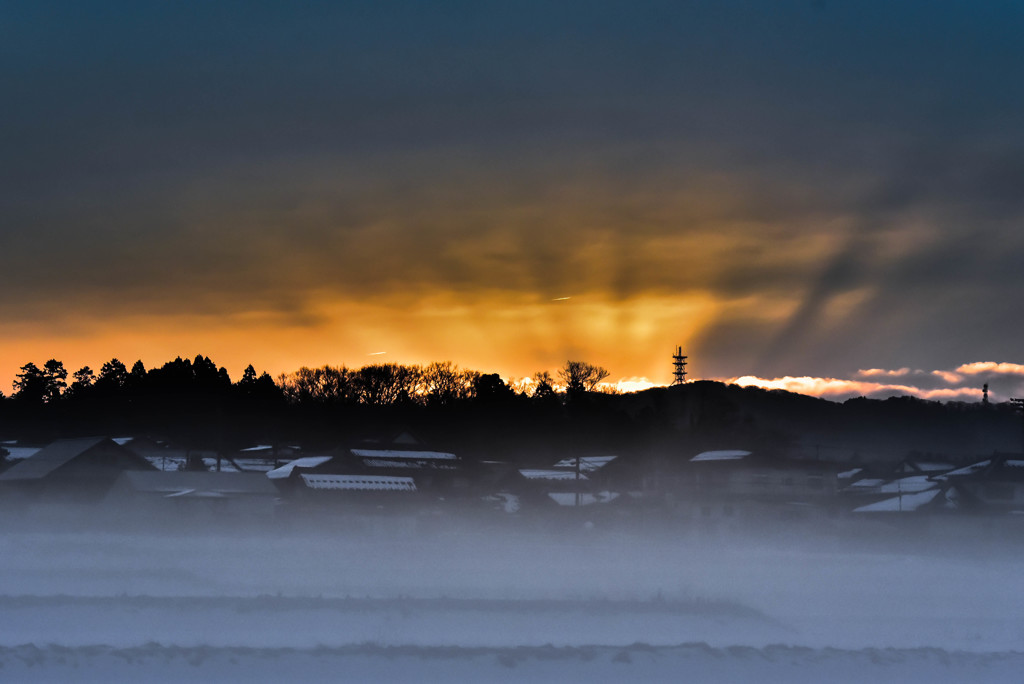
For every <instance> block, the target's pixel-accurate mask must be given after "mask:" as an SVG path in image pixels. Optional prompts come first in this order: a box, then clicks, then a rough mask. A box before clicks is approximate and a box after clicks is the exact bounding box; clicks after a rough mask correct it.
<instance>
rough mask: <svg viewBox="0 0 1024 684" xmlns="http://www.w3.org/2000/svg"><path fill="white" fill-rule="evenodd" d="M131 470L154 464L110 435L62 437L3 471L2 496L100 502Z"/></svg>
mask: <svg viewBox="0 0 1024 684" xmlns="http://www.w3.org/2000/svg"><path fill="white" fill-rule="evenodd" d="M130 470H143V471H144V470H153V466H152V465H150V464H149V462H148V461H146V459H144V458H142V457H141V456H138V455H137V454H134V453H132V452H131V451H129V450H128V449H126V448H124V447H122V446H121V445H119V444H117V443H116V442H114V441H113V440H111V439H109V438H106V437H89V438H83V439H61V440H57V441H56V442H53V443H52V444H50V445H49V446H47V447H45V448H43V449H40V450H39V452H38V453H36V454H34V455H32V456H30V457H29V458H25V459H22V460H20V461H18V462H17V463H15V464H14V465H13V466H11V467H10V468H8V469H7V470H5V471H4V472H3V473H0V487H2V488H3V490H4V491H3V492H0V496H3V495H4V493H9V494H15V495H18V496H22V497H28V498H33V499H49V500H61V501H97V500H99V499H101V498H102V497H103V496H105V495H106V494H107V492H108V491H109V490H110V488H111V487H112V486H113V484H114V482H115V481H116V480H117V478H118V477H119V476H120V475H121V473H123V472H125V471H130Z"/></svg>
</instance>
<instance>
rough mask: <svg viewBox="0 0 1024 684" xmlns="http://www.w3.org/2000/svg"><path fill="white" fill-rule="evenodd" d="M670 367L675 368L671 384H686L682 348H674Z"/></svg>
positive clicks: (684, 360) (684, 359)
mask: <svg viewBox="0 0 1024 684" xmlns="http://www.w3.org/2000/svg"><path fill="white" fill-rule="evenodd" d="M672 366H673V367H674V368H675V370H674V371H672V384H673V385H684V384H686V357H685V356H683V348H682V347H676V353H675V354H673V355H672Z"/></svg>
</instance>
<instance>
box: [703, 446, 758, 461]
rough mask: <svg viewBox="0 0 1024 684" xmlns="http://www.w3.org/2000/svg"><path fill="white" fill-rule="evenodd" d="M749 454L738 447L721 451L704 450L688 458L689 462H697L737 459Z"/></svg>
mask: <svg viewBox="0 0 1024 684" xmlns="http://www.w3.org/2000/svg"><path fill="white" fill-rule="evenodd" d="M749 455H750V452H749V451H742V450H739V449H731V450H728V449H727V450H722V451H705V452H703V453H699V454H697V455H696V456H694V457H693V458H691V459H690V462H691V463H699V462H701V461H738V460H740V459H742V458H745V457H747V456H749Z"/></svg>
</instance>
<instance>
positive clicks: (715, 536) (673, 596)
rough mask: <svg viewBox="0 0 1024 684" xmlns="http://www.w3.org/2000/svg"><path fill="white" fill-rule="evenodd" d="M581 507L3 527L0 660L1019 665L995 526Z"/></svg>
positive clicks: (245, 674)
mask: <svg viewBox="0 0 1024 684" xmlns="http://www.w3.org/2000/svg"><path fill="white" fill-rule="evenodd" d="M582 512H583V511H571V512H569V514H566V515H563V516H559V517H558V518H557V519H556V518H553V517H545V518H536V519H531V520H525V521H524V520H516V521H515V522H514V524H512V521H509V520H503V519H495V520H492V521H477V522H475V523H470V522H465V521H455V520H452V519H433V520H432V519H424V518H415V517H411V516H403V515H398V514H391V515H363V516H359V515H345V516H342V515H326V514H325V515H302V516H292V517H284V516H278V517H274V518H266V519H257V520H252V521H246V520H242V519H230V520H228V519H217V518H198V519H196V518H192V519H189V518H180V519H175V518H173V517H168V516H166V515H162V516H159V517H149V516H148V515H147V514H145V513H144V512H142V511H125V510H120V511H118V512H116V513H115V512H111V511H107V512H103V513H98V512H96V511H95V510H93V509H87V508H58V507H53V506H48V507H40V508H36V509H34V510H32V511H31V512H27V513H30V514H21V515H17V514H11V515H8V516H6V519H7V522H6V524H5V529H4V531H3V533H2V534H0V584H2V587H3V590H2V595H0V607H2V610H3V613H4V615H5V617H6V619H5V620H4V621H3V622H2V624H0V645H2V648H0V663H2V664H3V665H4V667H5V668H7V669H8V671H9V672H16V673H19V677H21V675H22V674H24V675H25V677H24V678H23V679H24V681H60V680H61V678H62V677H66V676H67V675H68V671H67V668H69V667H72V665H73V666H74V667H75V668H79V667H81V668H82V669H81V670H77V669H76V672H78V674H79V675H81V674H82V673H92V674H94V675H95V676H96V677H97V680H100V679H103V678H104V677H114V678H115V679H116V678H118V677H126V676H129V675H128V674H127V673H131V672H134V673H135V676H138V677H139V678H140V679H145V680H149V681H152V680H158V681H164V679H162V678H168V679H167V681H171V680H174V679H177V678H180V677H182V676H185V675H184V674H183V673H186V674H187V673H188V672H189V668H192V671H193V672H195V673H198V674H199V675H200V676H201V677H203V678H205V679H207V680H215V681H236V680H237V681H243V680H245V681H273V680H275V679H279V678H280V677H282V676H292V674H294V673H301V674H302V676H303V677H304V678H306V679H307V680H308V679H314V680H315V679H318V678H322V679H324V680H332V681H333V680H335V675H336V674H337V668H344V669H346V670H348V671H350V672H352V673H353V676H354V677H356V679H359V678H360V677H365V678H368V679H374V678H377V677H378V676H387V677H390V678H397V679H399V680H403V681H423V680H430V679H432V678H434V679H436V680H437V681H453V680H454V681H463V680H465V681H469V680H480V679H491V680H493V679H501V680H514V681H524V680H527V679H529V680H531V681H536V680H538V679H539V680H541V681H546V680H550V681H556V680H558V679H559V678H564V677H569V678H574V677H577V676H586V677H588V678H589V679H594V678H595V677H596V678H597V680H598V681H602V680H608V681H611V680H612V679H615V680H617V681H621V679H623V678H625V679H630V678H633V679H650V678H654V679H660V678H663V677H669V676H671V674H670V673H676V674H678V675H680V676H681V675H683V674H684V673H686V672H689V673H691V674H692V675H694V676H697V677H699V678H701V679H702V680H705V681H715V680H717V679H729V678H735V677H740V678H743V679H750V678H754V679H757V680H759V681H766V680H767V681H770V680H774V679H777V680H778V681H792V680H794V679H796V680H813V679H821V678H829V679H834V678H835V677H839V678H840V679H842V678H850V681H858V680H864V679H865V678H870V679H873V680H886V679H892V680H893V681H897V680H899V681H907V680H911V681H917V680H920V681H924V680H925V679H927V680H928V681H936V679H938V680H939V681H947V680H948V681H954V680H956V679H960V678H963V677H966V676H971V673H976V672H981V671H983V672H985V673H987V678H991V677H992V676H997V678H999V677H998V675H999V673H1000V672H1001V670H999V669H998V668H1000V667H1005V668H1011V666H1013V665H1014V664H1016V666H1017V667H1019V665H1020V664H1021V662H1019V661H1020V657H1019V656H1018V655H1017V652H1019V651H1021V650H1024V619H1022V618H1021V615H1024V597H1021V595H1020V594H1019V592H1016V591H1013V590H1012V588H1011V584H1010V580H1011V579H1012V578H1013V577H1015V576H1016V574H1017V570H1018V569H1019V567H1020V563H1021V560H1022V558H1024V553H1022V551H1024V543H1022V541H1021V540H1020V536H1019V523H1018V521H1016V520H1014V519H1007V518H1005V517H1004V518H981V517H975V518H968V519H961V518H957V519H943V518H929V519H925V520H921V519H918V520H914V521H910V522H909V523H908V522H902V521H901V522H899V524H895V523H890V522H877V521H872V520H849V519H830V520H819V521H815V522H811V521H802V522H798V523H794V524H786V525H782V524H779V523H778V522H777V521H773V522H767V521H765V522H763V523H756V522H755V523H746V524H744V525H737V524H732V525H725V524H709V525H697V524H692V523H691V524H684V523H668V522H663V521H659V522H658V523H657V524H656V525H655V524H654V523H651V524H647V523H645V522H644V521H631V522H629V523H628V524H625V523H622V522H618V523H616V524H610V523H608V522H606V521H600V520H597V521H595V520H591V519H588V518H587V517H586V516H585V515H583V516H581V515H579V514H580V513H582ZM30 521H31V522H30ZM54 649H57V650H54ZM197 654H199V656H197ZM880 654H881V655H880ZM197 657H198V661H197V660H196V659H197ZM33 662H34V663H36V664H37V665H40V667H34V668H28V666H27V665H26V663H33ZM268 662H273V663H276V665H274V667H269V668H268V667H267V666H266V665H267V663H268ZM602 663H603V664H602ZM598 665H601V666H600V667H598ZM19 668H27V669H24V670H22V669H19ZM124 668H129V669H128V670H124ZM131 668H134V669H131ZM182 668H184V669H182ZM197 668H198V669H197ZM275 668H279V669H275ZM281 668H283V669H281ZM353 668H354V669H353ZM359 668H363V669H362V670H360V669H359ZM659 668H661V669H659ZM665 668H668V669H665ZM977 668H981V669H980V670H979V669H977ZM992 668H996V669H992ZM1010 671H1011V669H1007V671H1006V673H1007V676H1009V673H1010ZM1018 671H1019V670H1018ZM357 672H363V674H362V675H358V676H357V675H356V674H355V673H357ZM630 673H632V674H630ZM918 678H920V679H918ZM76 679H77V680H78V681H81V677H80V676H79V677H76Z"/></svg>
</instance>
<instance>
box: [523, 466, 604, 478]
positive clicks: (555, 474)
mask: <svg viewBox="0 0 1024 684" xmlns="http://www.w3.org/2000/svg"><path fill="white" fill-rule="evenodd" d="M519 474H520V475H522V476H523V477H525V478H526V479H527V480H575V479H576V471H575V470H546V469H539V468H534V469H530V468H526V469H523V470H520V471H519ZM579 479H581V480H586V479H589V478H587V476H586V475H584V474H583V473H580V475H579Z"/></svg>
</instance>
